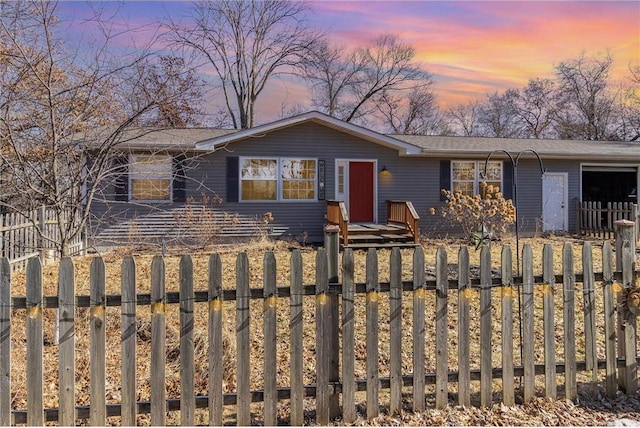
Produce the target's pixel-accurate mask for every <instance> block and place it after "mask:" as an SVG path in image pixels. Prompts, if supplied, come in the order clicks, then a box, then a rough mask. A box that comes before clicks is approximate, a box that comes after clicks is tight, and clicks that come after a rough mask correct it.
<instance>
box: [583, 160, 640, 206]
mask: <svg viewBox="0 0 640 428" xmlns="http://www.w3.org/2000/svg"><path fill="white" fill-rule="evenodd" d="M637 187H638V170H637V168H626V167H622V168H603V167H583V168H582V201H583V202H602V203H603V204H606V203H607V202H633V203H637V201H638V194H637Z"/></svg>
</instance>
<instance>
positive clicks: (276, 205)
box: [93, 122, 605, 242]
mask: <svg viewBox="0 0 640 428" xmlns="http://www.w3.org/2000/svg"><path fill="white" fill-rule="evenodd" d="M488 153H489V149H488V150H487V154H488ZM192 156H193V157H191V165H190V166H189V167H188V168H187V170H186V175H187V177H188V178H187V182H186V196H187V198H189V197H191V198H193V200H194V201H195V202H196V203H198V202H201V200H202V196H203V195H205V196H207V197H215V196H217V197H219V198H220V199H221V200H222V201H223V202H222V204H221V205H219V206H218V208H220V209H222V210H225V211H227V212H228V213H229V214H231V215H233V214H235V213H238V214H241V215H246V216H251V217H253V218H256V219H261V218H262V217H263V215H264V214H265V213H267V212H270V213H271V214H272V215H273V221H274V223H276V224H278V225H283V226H286V227H288V229H287V231H286V233H285V238H290V239H294V240H297V241H303V240H306V241H307V242H320V241H321V240H322V231H323V227H324V225H325V223H326V200H328V199H335V167H336V159H347V160H349V159H352V160H363V159H366V160H377V168H378V171H380V169H382V168H383V167H386V168H387V170H388V171H389V173H390V174H389V176H388V177H381V176H380V175H379V174H377V185H378V187H377V190H378V195H377V218H378V221H379V222H384V221H385V219H386V215H387V213H386V209H387V208H386V201H387V200H388V199H396V200H408V201H411V202H412V203H413V205H414V207H415V208H416V210H417V212H418V215H419V216H420V229H421V232H422V233H423V234H425V235H427V236H433V237H443V236H460V233H461V229H460V227H459V226H456V225H452V224H451V223H448V222H447V221H446V220H445V219H443V218H442V217H441V216H440V215H437V214H436V215H431V214H430V213H429V210H430V208H436V209H438V208H440V207H442V205H443V202H442V201H440V187H441V186H440V161H441V160H451V159H448V158H443V157H434V156H433V154H430V153H424V154H423V155H412V156H401V155H400V154H399V153H398V151H397V150H396V149H391V148H388V147H384V146H382V145H379V144H375V143H372V142H369V141H365V140H362V139H360V138H358V137H355V136H352V135H350V134H347V133H345V132H342V131H338V130H335V129H333V128H330V127H327V126H323V125H321V124H317V123H314V122H305V123H302V124H299V125H296V126H292V127H289V128H285V129H281V130H278V131H274V132H270V133H267V134H264V135H260V136H253V137H250V138H247V139H244V140H240V141H235V142H232V143H229V144H228V145H227V146H226V147H222V148H219V149H217V150H216V151H215V152H212V153H204V154H198V155H192ZM229 156H234V157H243V156H249V157H293V158H313V159H318V160H323V161H324V162H325V199H326V200H316V201H311V202H301V201H295V202H273V201H269V202H250V201H243V202H230V201H228V198H227V194H226V188H227V187H226V180H227V172H226V168H227V157H229ZM440 156H443V155H442V154H440ZM452 158H453V159H455V160H463V159H469V160H476V161H484V160H485V159H486V157H485V156H484V155H480V156H479V155H475V156H474V157H470V156H467V157H465V156H458V155H455V156H453V155H452ZM492 160H498V158H492ZM543 162H544V166H545V168H546V170H547V171H549V172H566V173H568V197H569V200H568V203H569V214H568V220H569V230H575V227H576V224H575V220H576V213H575V200H576V199H579V198H580V181H581V177H580V161H579V160H547V159H545V158H544V157H543ZM602 163H605V162H602ZM517 186H518V187H517V191H518V210H519V223H520V224H519V226H520V232H521V233H522V234H523V235H532V234H534V233H536V232H538V231H539V228H540V218H541V216H542V180H541V172H540V166H539V164H538V161H537V160H534V159H529V158H523V159H521V160H520V162H519V165H518V183H517ZM104 193H105V201H97V202H96V203H95V204H94V205H93V213H94V215H95V217H96V218H99V219H101V220H102V221H103V222H105V221H106V222H109V221H111V222H113V221H118V220H120V219H122V218H123V217H127V218H132V217H135V216H141V215H144V214H147V213H150V212H152V211H154V210H157V209H170V208H175V207H179V206H181V205H182V204H181V203H178V204H177V203H162V204H153V205H136V204H132V203H127V202H124V203H123V202H109V201H110V200H111V199H112V198H113V193H114V191H113V186H110V185H107V186H106V188H105V192H104Z"/></svg>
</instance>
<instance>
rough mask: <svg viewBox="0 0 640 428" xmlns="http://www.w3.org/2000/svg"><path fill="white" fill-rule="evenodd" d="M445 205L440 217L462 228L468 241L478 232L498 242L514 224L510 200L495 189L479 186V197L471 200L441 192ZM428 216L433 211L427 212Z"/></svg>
mask: <svg viewBox="0 0 640 428" xmlns="http://www.w3.org/2000/svg"><path fill="white" fill-rule="evenodd" d="M442 194H443V195H444V196H445V197H446V203H445V205H444V206H443V207H441V209H440V215H441V216H442V217H444V218H445V219H447V220H449V221H451V222H452V223H455V224H459V225H460V226H462V231H463V233H464V234H465V236H467V237H469V238H472V237H473V236H474V234H475V233H476V232H478V231H488V232H489V233H490V234H491V236H493V237H495V238H500V237H502V236H504V234H505V233H507V231H508V230H509V229H510V226H511V225H513V224H514V223H515V221H516V210H515V207H514V206H513V203H512V202H511V199H505V198H504V196H503V195H502V193H501V192H500V189H499V188H498V187H497V186H494V185H491V184H487V183H486V182H481V183H480V193H479V194H477V195H474V196H469V195H464V194H462V193H458V192H456V193H452V192H451V191H449V190H446V189H442ZM430 212H431V214H433V215H435V214H436V212H437V210H436V209H435V208H431V210H430Z"/></svg>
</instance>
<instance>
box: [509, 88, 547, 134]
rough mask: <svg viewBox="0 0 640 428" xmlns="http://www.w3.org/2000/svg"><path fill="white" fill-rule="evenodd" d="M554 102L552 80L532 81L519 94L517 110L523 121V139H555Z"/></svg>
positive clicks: (516, 103) (516, 104)
mask: <svg viewBox="0 0 640 428" xmlns="http://www.w3.org/2000/svg"><path fill="white" fill-rule="evenodd" d="M553 100H554V83H553V81H552V80H550V79H541V78H537V79H531V80H529V83H528V84H527V86H526V87H525V88H524V89H522V91H519V92H518V97H517V99H516V102H515V108H516V111H517V114H518V116H519V117H520V118H521V120H522V126H523V128H522V132H523V135H522V136H523V137H525V138H551V137H553V132H552V129H553V126H552V125H553V117H554V114H555V104H554V101H553Z"/></svg>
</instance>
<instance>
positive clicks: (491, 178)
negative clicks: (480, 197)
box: [451, 161, 502, 196]
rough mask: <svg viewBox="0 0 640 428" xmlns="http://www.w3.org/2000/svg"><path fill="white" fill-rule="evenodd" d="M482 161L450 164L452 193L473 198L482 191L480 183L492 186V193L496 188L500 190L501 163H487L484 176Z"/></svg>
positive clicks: (453, 162) (483, 163)
mask: <svg viewBox="0 0 640 428" xmlns="http://www.w3.org/2000/svg"><path fill="white" fill-rule="evenodd" d="M484 166H485V162H484V161H479V162H478V161H452V162H451V187H452V189H451V190H452V191H453V193H454V194H455V193H461V194H463V195H467V196H473V195H476V194H478V193H479V192H481V191H482V189H481V186H480V183H481V182H483V181H484V182H486V183H487V185H488V186H489V185H490V186H493V189H494V192H495V191H496V190H495V189H496V188H497V189H498V190H499V191H501V189H502V162H500V161H497V162H489V163H488V164H487V171H486V176H484V177H483V176H482V174H484V172H485V171H484Z"/></svg>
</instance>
